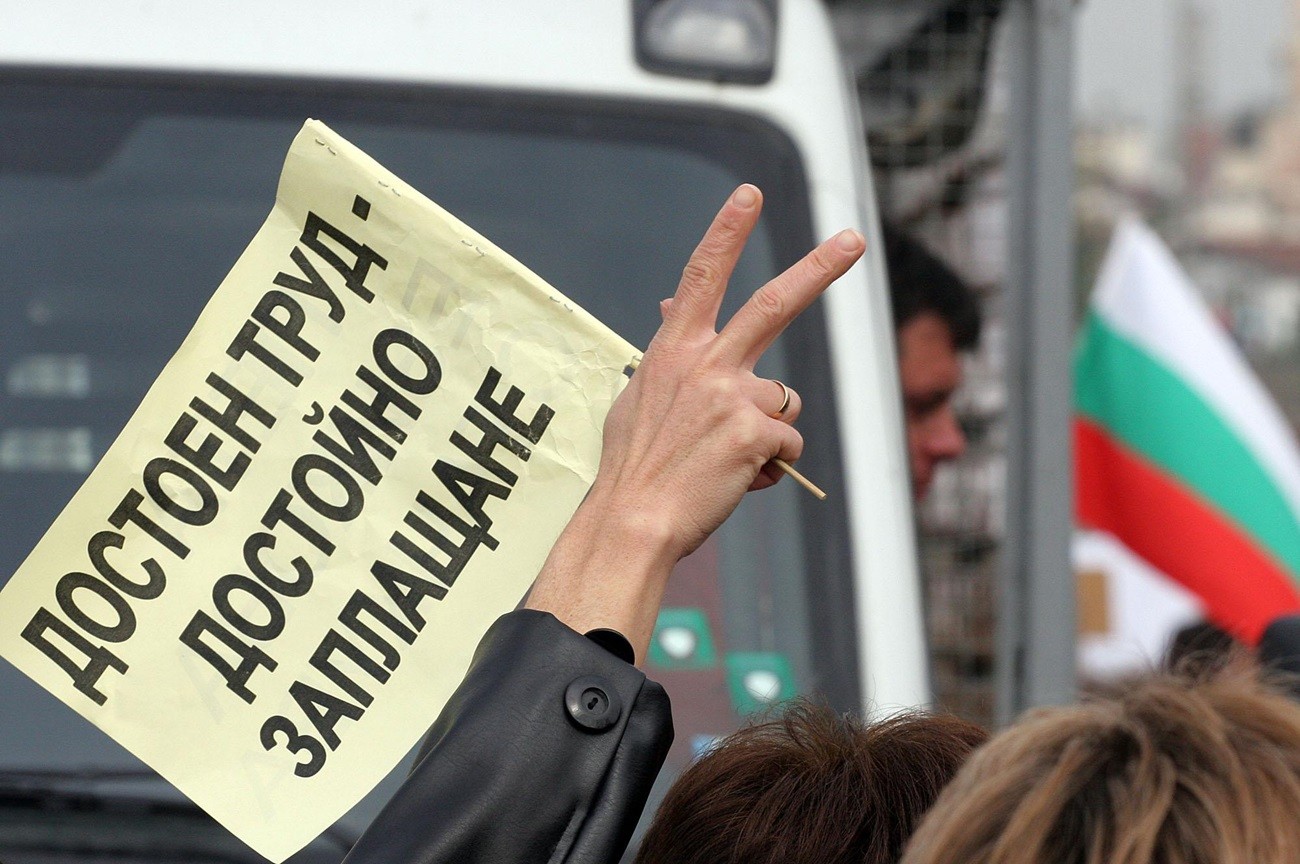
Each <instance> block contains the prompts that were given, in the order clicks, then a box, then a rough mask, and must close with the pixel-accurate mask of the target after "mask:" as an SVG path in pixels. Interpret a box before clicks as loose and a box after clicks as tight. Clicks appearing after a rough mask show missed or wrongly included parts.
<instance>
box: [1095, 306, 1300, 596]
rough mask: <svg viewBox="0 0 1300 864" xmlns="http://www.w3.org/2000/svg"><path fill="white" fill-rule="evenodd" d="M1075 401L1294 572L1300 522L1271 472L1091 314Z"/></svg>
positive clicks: (1208, 411)
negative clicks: (1270, 474) (1197, 494)
mask: <svg viewBox="0 0 1300 864" xmlns="http://www.w3.org/2000/svg"><path fill="white" fill-rule="evenodd" d="M1074 380H1075V407H1076V409H1077V410H1078V412H1079V413H1080V414H1082V415H1084V416H1086V417H1088V418H1090V419H1092V420H1094V421H1095V422H1097V423H1099V424H1101V425H1102V426H1103V427H1105V428H1106V429H1107V430H1109V431H1110V434H1112V435H1113V436H1115V437H1116V438H1117V439H1118V440H1119V441H1121V442H1122V443H1123V444H1124V445H1125V446H1127V447H1129V448H1130V449H1131V450H1133V451H1135V452H1137V453H1139V454H1141V455H1142V456H1143V457H1145V458H1146V459H1147V460H1149V461H1150V462H1151V463H1153V464H1154V465H1156V466H1157V467H1159V468H1161V469H1163V470H1164V471H1165V472H1166V473H1168V474H1171V475H1173V476H1174V477H1175V478H1176V479H1178V480H1179V481H1180V482H1181V483H1182V484H1183V485H1185V486H1188V487H1190V488H1191V489H1192V490H1194V491H1195V492H1197V493H1199V494H1200V495H1201V497H1202V498H1204V499H1205V500H1207V501H1208V502H1210V503H1211V504H1212V505H1213V506H1214V507H1216V508H1217V509H1218V510H1219V511H1220V512H1222V513H1223V514H1224V515H1226V516H1227V517H1228V518H1230V519H1232V520H1233V521H1235V522H1236V523H1237V524H1238V525H1239V526H1241V528H1242V529H1244V530H1245V531H1246V532H1247V533H1248V534H1249V535H1251V536H1252V537H1254V538H1255V540H1256V541H1257V542H1258V543H1259V544H1260V545H1261V546H1262V547H1263V548H1264V549H1265V550H1267V551H1268V552H1271V553H1272V555H1273V557H1274V558H1276V559H1277V560H1278V561H1280V562H1281V563H1282V564H1283V566H1285V567H1286V569H1287V570H1288V571H1290V574H1291V578H1292V579H1296V578H1297V575H1298V574H1300V525H1297V523H1296V519H1295V516H1294V515H1293V514H1292V512H1291V507H1290V505H1289V504H1288V503H1287V500H1286V498H1285V497H1283V495H1282V493H1281V491H1280V490H1279V489H1278V487H1277V485H1276V484H1275V483H1274V482H1273V480H1272V478H1271V477H1270V476H1269V474H1268V472H1267V471H1265V470H1264V468H1263V467H1262V466H1261V465H1260V464H1259V462H1258V461H1257V460H1256V459H1255V457H1254V455H1253V454H1252V453H1251V452H1250V451H1249V450H1247V449H1246V447H1245V446H1244V445H1243V444H1242V442H1241V439H1240V438H1238V437H1237V436H1236V435H1235V434H1234V433H1233V431H1232V429H1231V428H1230V427H1229V426H1228V425H1227V424H1226V423H1224V421H1223V419H1222V418H1221V417H1220V416H1219V415H1218V414H1217V413H1215V411H1214V410H1213V409H1212V408H1211V407H1210V406H1209V405H1207V404H1206V403H1205V402H1204V401H1203V400H1202V399H1201V398H1200V397H1199V396H1198V395H1197V394H1196V393H1195V392H1193V391H1192V390H1191V389H1190V388H1189V387H1188V386H1187V384H1186V383H1185V382H1184V381H1183V380H1182V379H1181V378H1179V377H1178V376H1177V375H1175V374H1174V373H1173V372H1172V371H1170V370H1169V369H1168V368H1167V367H1165V366H1164V365H1162V364H1161V363H1160V362H1159V361H1157V360H1155V359H1154V358H1152V357H1151V356H1150V355H1148V354H1147V353H1145V352H1144V351H1142V350H1141V349H1140V348H1138V347H1137V346H1136V345H1134V344H1133V343H1132V342H1130V341H1128V340H1127V339H1125V338H1124V337H1123V336H1121V335H1120V334H1118V333H1117V332H1115V331H1114V330H1112V329H1111V328H1110V327H1109V326H1107V324H1106V322H1105V321H1104V320H1103V319H1102V318H1101V317H1100V316H1099V315H1098V314H1097V313H1096V312H1095V311H1090V312H1089V313H1088V317H1087V320H1086V321H1085V323H1084V333H1083V338H1082V339H1081V340H1080V342H1079V346H1078V348H1077V349H1076V351H1075V358H1074Z"/></svg>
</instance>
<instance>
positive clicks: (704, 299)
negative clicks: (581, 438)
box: [528, 185, 865, 658]
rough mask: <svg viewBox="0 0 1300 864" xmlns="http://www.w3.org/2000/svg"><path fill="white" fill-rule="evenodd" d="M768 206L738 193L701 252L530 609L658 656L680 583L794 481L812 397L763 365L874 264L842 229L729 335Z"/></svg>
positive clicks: (742, 190)
mask: <svg viewBox="0 0 1300 864" xmlns="http://www.w3.org/2000/svg"><path fill="white" fill-rule="evenodd" d="M761 209H762V195H761V193H760V192H759V191H758V189H757V188H755V187H753V186H750V185H744V186H741V187H739V188H738V189H736V191H735V192H734V193H732V195H731V198H730V199H729V200H728V201H727V203H726V204H725V205H724V206H723V207H722V209H721V210H720V211H719V212H718V215H717V216H716V217H715V218H714V220H713V223H712V224H711V225H710V226H709V229H708V231H707V232H706V233H705V235H704V238H703V239H702V240H701V241H700V244H699V246H697V247H696V249H695V252H694V253H693V254H692V255H691V258H690V261H689V262H688V263H687V265H686V268H685V270H684V271H683V273H682V279H681V282H680V284H679V285H678V286H677V292H676V294H674V295H673V298H672V300H671V301H670V302H666V303H664V304H663V307H662V309H663V314H664V322H663V325H662V326H661V327H660V328H659V332H658V333H656V334H655V337H654V339H653V340H652V341H651V343H650V346H649V348H648V349H647V350H646V353H645V357H644V358H643V359H642V361H641V364H640V366H639V367H638V368H637V370H636V373H635V374H634V375H633V376H632V380H631V382H630V383H629V384H628V386H627V388H626V389H625V390H624V391H623V393H622V394H621V395H620V396H619V398H618V400H617V401H616V402H615V403H614V406H613V408H612V409H611V410H610V413H609V416H608V418H607V419H606V421H605V431H604V449H603V451H602V453H601V459H600V468H599V471H598V472H597V475H596V481H595V483H594V484H593V485H592V488H591V492H590V493H589V494H588V496H587V498H586V500H585V501H584V502H583V503H582V506H581V507H579V509H578V512H577V513H575V514H574V518H573V520H572V521H571V522H570V523H569V525H568V527H566V528H565V531H564V533H563V534H562V535H561V537H560V539H559V541H557V543H556V545H555V547H554V548H553V549H552V551H551V555H550V557H549V558H548V559H547V562H546V565H545V566H544V567H543V569H542V572H541V574H539V576H538V579H537V582H536V584H535V585H534V588H533V592H532V594H531V595H530V597H529V601H528V606H529V607H531V608H534V609H545V610H548V611H551V612H553V613H554V614H555V615H556V616H557V617H558V618H560V620H562V621H564V622H565V623H567V624H569V626H571V627H573V628H574V629H575V630H578V631H580V632H582V631H584V630H588V629H593V628H595V627H612V628H614V629H617V630H619V631H620V632H622V633H623V634H624V635H625V636H627V637H628V638H629V640H630V641H631V642H632V645H633V647H634V648H635V649H636V651H637V656H638V658H640V657H642V656H644V651H645V649H646V646H647V645H648V644H649V639H650V633H651V630H652V629H653V626H654V620H655V616H656V615H657V613H658V608H659V601H660V598H661V597H662V594H663V587H664V583H665V582H666V581H667V578H668V574H669V573H670V572H671V571H672V567H673V565H674V564H676V563H677V561H678V560H679V559H681V558H682V557H684V556H685V555H688V554H689V553H690V552H692V551H694V550H695V549H696V548H697V547H698V546H699V545H700V544H701V543H703V542H704V539H705V538H706V537H708V536H709V534H711V533H712V532H713V531H714V530H716V529H717V528H718V526H719V525H721V524H722V522H723V521H724V520H725V519H726V518H727V516H729V515H731V512H732V511H733V510H734V509H735V508H736V505H737V504H739V503H740V499H741V497H742V496H743V495H744V494H745V492H746V491H747V490H750V489H762V488H765V487H767V486H770V485H772V484H773V483H775V482H776V481H777V480H778V479H779V478H780V476H781V475H780V473H779V471H777V469H776V468H775V466H773V465H771V464H770V463H771V460H772V459H775V458H780V459H783V460H785V461H787V462H793V461H795V460H796V459H798V458H799V455H800V453H801V452H802V451H803V438H802V436H801V435H800V434H799V433H798V431H796V430H795V429H794V427H793V426H792V425H791V424H792V423H793V421H794V420H795V418H797V417H798V415H799V410H800V407H801V402H800V400H799V396H798V394H797V393H795V392H794V391H793V390H791V389H789V388H788V387H786V386H785V385H783V384H780V383H779V382H776V381H773V380H771V379H767V378H759V377H758V376H756V375H755V374H754V365H755V364H756V363H757V362H758V360H759V358H760V357H761V356H762V355H763V352H764V351H765V350H767V348H768V347H769V346H770V345H771V344H772V342H773V341H774V340H775V339H776V338H777V336H779V335H780V334H781V332H782V331H783V330H784V329H785V328H786V327H787V326H788V325H789V324H790V322H791V321H793V320H794V319H795V317H796V316H798V315H799V313H800V312H802V311H803V310H804V309H806V308H807V307H808V305H809V304H810V303H812V301H813V300H815V299H816V298H817V297H818V296H819V295H820V294H821V293H822V291H824V290H825V289H826V288H827V286H829V285H830V284H831V283H832V282H834V281H835V280H836V279H838V278H839V277H840V276H842V275H843V274H844V273H845V271H847V270H848V269H849V267H851V266H852V265H853V263H854V262H855V261H857V260H858V258H859V257H861V255H862V252H863V249H864V246H865V243H864V240H863V238H862V235H861V234H859V233H858V232H856V231H852V230H846V231H841V232H840V233H839V234H837V235H835V236H834V237H832V238H831V239H829V240H827V241H826V242H824V243H822V244H821V245H819V246H818V247H817V248H816V249H814V250H813V251H812V252H810V253H809V254H808V255H806V256H805V257H804V258H803V259H802V260H800V261H799V262H798V263H796V264H795V265H794V266H793V267H791V268H790V269H789V270H786V271H785V272H784V273H782V274H781V275H779V276H777V277H776V278H775V279H773V280H772V281H771V282H768V283H767V284H766V285H764V286H763V287H761V288H759V289H758V290H757V291H755V292H754V294H753V295H752V296H751V297H750V298H749V300H748V301H747V302H746V303H745V305H744V306H742V307H741V308H740V310H739V311H737V312H736V314H735V315H734V316H732V318H731V320H730V321H728V322H727V323H726V324H725V326H723V327H722V329H721V330H720V331H719V330H718V320H717V319H718V311H719V309H720V308H721V306H722V299H723V296H724V295H725V293H726V290H727V282H728V280H729V279H730V277H731V273H732V270H733V269H734V267H735V265H736V261H737V259H738V258H739V257H740V253H741V250H743V249H744V246H745V241H746V240H747V239H748V238H749V234H750V232H751V231H752V230H753V228H754V225H755V224H756V223H757V222H758V217H759V212H760V211H761Z"/></svg>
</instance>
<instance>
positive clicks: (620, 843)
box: [348, 609, 672, 864]
mask: <svg viewBox="0 0 1300 864" xmlns="http://www.w3.org/2000/svg"><path fill="white" fill-rule="evenodd" d="M671 742H672V718H671V710H670V707H669V703H668V697H667V694H666V693H664V691H663V688H662V687H660V686H659V685H658V684H656V683H655V682H653V681H650V680H649V679H647V678H646V677H645V675H644V673H642V672H641V671H640V670H639V669H637V668H636V667H634V666H632V665H630V664H629V663H627V662H626V661H625V660H623V659H620V658H619V657H618V656H616V655H615V654H614V653H611V651H609V650H607V649H606V648H605V647H603V646H602V644H600V643H598V642H597V641H595V639H594V637H593V638H584V637H583V636H581V635H579V634H578V633H576V632H574V631H573V630H571V629H569V628H568V627H566V626H565V625H563V624H561V623H560V622H559V621H558V620H557V619H556V618H555V617H554V616H552V615H550V614H549V613H545V612H538V611H535V610H528V609H523V610H518V611H515V612H512V613H509V614H507V615H504V616H502V617H501V618H499V619H498V620H497V621H496V623H494V624H493V625H492V627H491V628H490V629H489V630H488V632H487V634H486V635H485V636H484V637H483V640H482V641H481V642H480V643H479V647H478V650H477V652H476V653H475V655H474V660H473V662H472V663H471V665H470V669H469V672H468V673H467V674H466V676H465V680H464V681H463V682H462V683H461V685H460V687H459V688H458V689H457V690H456V692H455V693H454V694H453V695H452V697H451V699H450V700H449V701H448V703H447V705H446V707H445V708H444V709H443V711H442V713H441V714H440V715H439V717H438V720H437V721H436V722H435V723H434V725H433V727H432V728H431V729H430V731H429V735H428V737H427V738H426V739H425V743H424V746H423V747H422V748H421V751H420V754H419V756H418V758H417V760H416V763H415V767H414V768H413V769H412V771H411V774H410V776H409V777H408V778H407V780H406V782H405V783H404V784H403V785H402V787H401V789H399V790H398V792H397V794H396V795H395V796H394V797H393V799H392V800H391V801H390V802H389V804H388V805H387V806H386V807H385V808H384V809H383V810H382V811H381V812H380V814H379V816H378V817H376V819H375V821H374V822H373V823H372V825H371V827H370V828H369V829H368V830H367V831H366V834H365V835H364V836H363V837H362V838H361V840H360V841H359V842H358V843H357V846H356V847H355V848H354V850H353V852H352V853H351V855H349V857H348V862H349V864H363V862H372V861H373V862H380V861H383V862H386V864H390V862H397V861H419V862H421V864H435V862H443V861H446V862H453V861H454V862H458V864H477V862H484V864H486V862H510V864H516V862H530V861H539V862H543V861H544V862H566V864H588V862H590V864H605V862H609V861H614V860H617V858H618V856H619V855H620V854H621V853H622V851H623V850H624V849H625V848H626V846H627V843H628V841H629V839H630V838H631V835H632V831H633V829H634V828H635V826H636V822H637V819H638V817H639V816H640V814H641V810H642V808H644V806H645V801H646V798H647V797H648V795H649V793H650V787H651V785H652V784H653V782H654V778H655V776H656V775H657V774H658V772H659V769H660V767H662V765H663V761H664V758H665V757H666V755H667V752H668V746H669V745H670V744H671Z"/></svg>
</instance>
